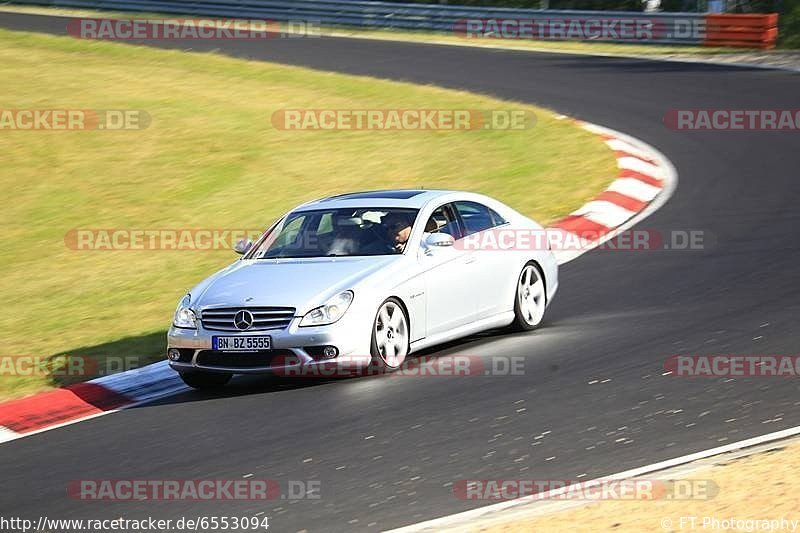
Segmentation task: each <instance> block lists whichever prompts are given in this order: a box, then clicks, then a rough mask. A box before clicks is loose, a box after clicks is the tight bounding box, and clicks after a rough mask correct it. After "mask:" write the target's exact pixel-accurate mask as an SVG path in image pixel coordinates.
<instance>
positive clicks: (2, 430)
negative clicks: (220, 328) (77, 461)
mask: <svg viewBox="0 0 800 533" xmlns="http://www.w3.org/2000/svg"><path fill="white" fill-rule="evenodd" d="M188 388H189V387H187V386H186V385H185V384H184V383H183V381H182V380H181V378H180V377H179V376H178V374H177V373H176V372H175V371H174V370H172V369H171V368H169V365H168V364H167V362H166V361H160V362H158V363H154V364H152V365H147V366H145V367H142V368H137V369H135V370H128V371H127V372H120V373H119V374H112V375H109V376H103V377H101V378H97V379H93V380H91V381H87V382H86V383H77V384H75V385H70V386H68V387H63V388H60V389H55V390H52V391H47V392H42V393H40V394H35V395H33V396H29V397H27V398H20V399H19V400H12V401H10V402H5V403H0V442H7V441H10V440H14V439H19V438H21V437H27V436H28V435H33V434H36V433H41V432H42V431H47V430H50V429H54V428H57V427H61V426H65V425H68V424H74V423H76V422H80V421H82V420H88V419H90V418H95V417H98V416H102V415H104V414H108V413H113V412H114V411H118V410H120V409H124V408H127V407H133V406H134V405H139V404H142V403H146V402H150V401H153V400H157V399H159V398H164V397H166V396H172V395H173V394H177V393H179V392H182V391H185V390H188Z"/></svg>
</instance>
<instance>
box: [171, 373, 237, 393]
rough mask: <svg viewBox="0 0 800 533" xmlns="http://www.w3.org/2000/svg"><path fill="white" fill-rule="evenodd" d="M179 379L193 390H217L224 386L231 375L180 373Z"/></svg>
mask: <svg viewBox="0 0 800 533" xmlns="http://www.w3.org/2000/svg"><path fill="white" fill-rule="evenodd" d="M180 376H181V379H182V380H183V382H184V383H186V384H187V385H189V386H190V387H192V388H193V389H217V388H220V387H223V386H225V385H226V384H227V383H228V382H229V381H230V380H231V378H232V377H233V374H224V373H216V372H181V373H180Z"/></svg>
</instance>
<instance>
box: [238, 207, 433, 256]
mask: <svg viewBox="0 0 800 533" xmlns="http://www.w3.org/2000/svg"><path fill="white" fill-rule="evenodd" d="M416 218H417V210H416V209H397V208H340V209H320V210H314V211H295V212H293V213H290V214H288V215H287V216H286V217H285V218H284V219H283V220H282V221H281V222H280V223H278V225H277V226H276V227H275V228H274V229H273V230H272V231H270V232H269V233H268V234H266V235H265V236H264V237H263V238H262V240H261V241H260V242H259V243H258V244H257V246H256V247H255V249H254V250H253V251H252V252H251V253H250V254H248V258H249V259H273V258H276V259H277V258H299V257H347V256H359V255H392V254H400V253H402V252H403V250H404V249H405V245H406V241H408V237H409V235H410V234H411V227H412V226H413V225H414V220H415V219H416Z"/></svg>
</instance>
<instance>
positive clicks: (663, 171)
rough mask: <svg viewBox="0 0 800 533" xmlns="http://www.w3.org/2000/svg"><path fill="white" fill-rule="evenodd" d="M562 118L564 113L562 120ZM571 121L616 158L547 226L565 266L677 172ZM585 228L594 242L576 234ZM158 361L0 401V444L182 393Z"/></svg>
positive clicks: (635, 216)
mask: <svg viewBox="0 0 800 533" xmlns="http://www.w3.org/2000/svg"><path fill="white" fill-rule="evenodd" d="M564 118H566V117H564ZM578 124H579V125H580V126H581V127H583V128H585V129H587V130H589V131H591V132H592V133H596V134H597V135H600V136H601V137H602V138H603V140H604V141H605V143H606V144H607V145H608V147H609V148H611V149H612V150H614V152H615V153H616V155H617V166H618V167H619V176H618V178H617V179H616V180H615V181H614V182H613V183H612V184H611V185H610V186H609V187H608V189H606V190H605V191H604V192H602V193H601V194H600V195H598V196H597V197H596V198H595V199H594V200H592V201H590V202H588V203H587V204H586V205H584V206H583V207H581V208H580V209H578V210H577V211H575V212H573V213H571V214H570V215H569V216H567V217H566V218H564V219H563V220H561V221H559V222H557V223H556V224H555V225H553V226H552V227H551V228H548V230H552V229H557V230H559V231H566V232H570V233H574V234H575V236H576V238H580V239H581V244H580V246H577V247H575V248H574V249H570V250H554V253H555V254H556V256H557V258H558V262H559V263H566V262H568V261H571V260H572V259H575V258H576V257H578V256H579V255H581V254H583V253H585V252H587V251H589V250H591V249H593V248H595V247H597V246H599V245H600V244H602V243H603V242H605V241H607V240H608V239H611V238H613V237H614V236H615V235H617V234H618V233H620V232H621V231H624V230H625V229H627V228H629V227H631V226H633V225H634V224H636V223H637V222H639V221H640V220H642V219H643V218H645V217H647V216H648V215H650V214H651V213H652V212H654V211H655V210H656V209H658V208H659V207H660V206H661V205H663V204H664V202H666V200H667V198H669V196H670V194H672V191H673V190H674V189H675V185H676V181H677V174H676V172H675V169H674V168H673V166H672V164H671V163H670V162H669V161H668V160H667V158H666V157H664V156H663V155H662V154H661V153H660V152H659V151H658V150H656V149H655V148H653V147H651V146H649V145H647V144H645V143H643V142H642V141H639V140H638V139H634V138H632V137H629V136H628V135H625V134H623V133H619V132H617V131H613V130H610V129H607V128H603V127H601V126H596V125H594V124H588V123H585V122H578ZM587 233H589V234H592V235H593V236H595V238H594V239H592V240H589V239H583V238H581V237H580V236H585V235H586V234H587ZM188 389H189V387H187V386H186V385H185V384H184V383H183V381H182V380H181V379H180V377H179V376H178V374H177V373H176V372H174V371H173V370H172V369H170V368H169V365H168V364H167V362H166V361H161V362H158V363H155V364H152V365H148V366H146V367H142V368H139V369H135V370H129V371H127V372H121V373H119V374H112V375H109V376H104V377H101V378H97V379H93V380H91V381H87V382H86V383H78V384H76V385H70V386H68V387H64V388H61V389H56V390H52V391H47V392H43V393H40V394H36V395H34V396H30V397H28V398H21V399H19V400H13V401H10V402H6V403H2V404H0V442H6V441H10V440H14V439H18V438H21V437H26V436H28V435H33V434H35V433H41V432H42V431H47V430H49V429H54V428H57V427H61V426H65V425H68V424H74V423H76V422H80V421H82V420H87V419H89V418H94V417H98V416H102V415H104V414H107V413H112V412H115V411H118V410H120V409H125V408H128V407H133V406H135V405H140V404H142V403H146V402H150V401H153V400H157V399H159V398H164V397H166V396H171V395H174V394H177V393H179V392H182V391H185V390H188Z"/></svg>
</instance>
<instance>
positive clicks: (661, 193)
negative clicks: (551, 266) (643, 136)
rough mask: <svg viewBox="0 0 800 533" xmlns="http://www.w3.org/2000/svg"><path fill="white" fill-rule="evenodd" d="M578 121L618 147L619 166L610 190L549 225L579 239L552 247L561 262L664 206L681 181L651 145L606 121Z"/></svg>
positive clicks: (611, 146)
mask: <svg viewBox="0 0 800 533" xmlns="http://www.w3.org/2000/svg"><path fill="white" fill-rule="evenodd" d="M564 118H566V117H564ZM577 123H578V125H579V126H581V127H582V128H583V129H585V130H587V131H590V132H592V133H595V134H597V135H599V136H600V137H601V138H602V139H603V141H604V142H605V144H606V145H607V146H608V147H609V148H610V149H611V150H613V151H614V153H615V154H616V157H617V167H618V169H619V171H618V176H617V179H615V180H614V181H613V182H612V183H611V185H609V186H608V188H606V190H605V191H603V192H602V193H600V194H599V195H597V196H596V197H595V198H594V199H593V200H591V201H590V202H588V203H586V204H584V205H583V207H581V208H580V209H578V210H577V211H573V212H572V213H570V214H569V215H568V216H567V217H565V218H564V219H562V220H560V221H558V222H556V223H555V224H553V225H551V226H550V227H549V228H548V230H560V231H565V232H568V233H571V234H573V239H571V240H570V241H568V242H577V243H579V244H578V245H577V246H567V247H565V249H563V250H558V249H554V250H553V253H554V254H555V255H556V257H557V259H558V263H559V264H564V263H566V262H568V261H571V260H573V259H575V258H576V257H578V256H580V255H581V254H583V253H586V252H588V251H589V250H592V249H594V248H597V247H598V246H600V245H601V244H603V243H604V242H606V241H608V240H610V239H613V238H614V237H615V236H617V235H619V234H620V233H621V232H623V231H625V230H627V229H628V228H630V227H632V226H633V225H635V224H638V223H639V222H641V221H642V220H644V219H645V218H647V217H648V216H650V215H651V214H652V213H654V212H655V211H656V210H657V209H658V208H660V207H661V206H662V205H664V203H665V202H666V201H667V200H668V199H669V197H670V196H671V195H672V193H673V191H674V190H675V187H676V186H677V184H678V173H677V172H676V171H675V167H674V166H673V165H672V163H670V161H669V160H668V159H667V158H666V157H665V156H664V155H663V154H662V153H661V152H659V151H658V150H656V149H655V148H653V147H652V146H650V145H649V144H647V143H645V142H643V141H640V140H639V139H635V138H633V137H631V136H629V135H626V134H624V133H620V132H618V131H614V130H611V129H608V128H604V127H602V126H597V125H595V124H590V123H587V122H581V121H577ZM587 236H590V237H589V238H586V237H587ZM562 242H565V241H562Z"/></svg>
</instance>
